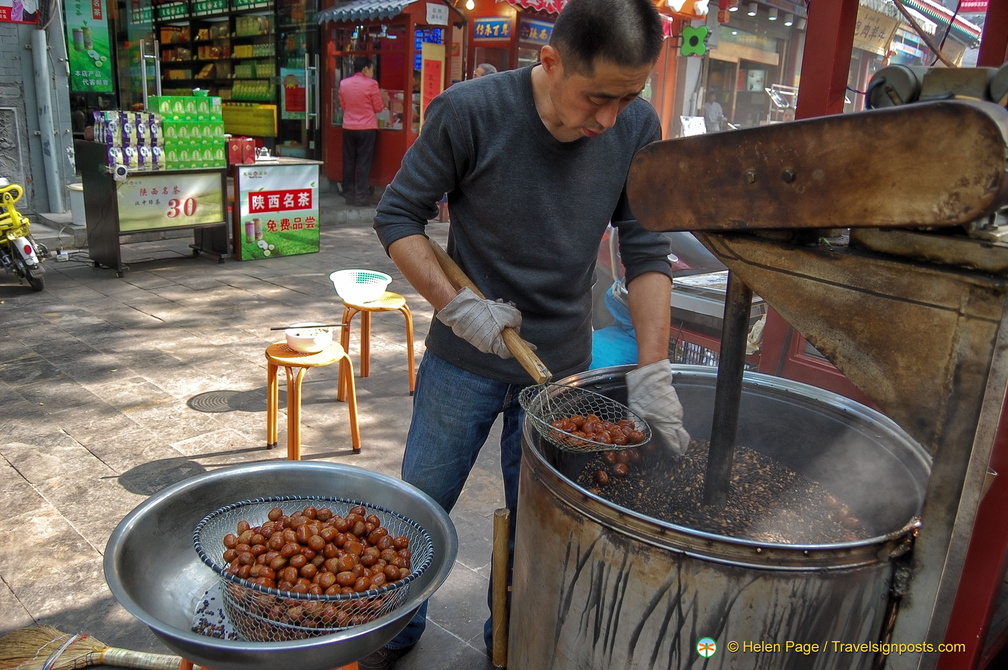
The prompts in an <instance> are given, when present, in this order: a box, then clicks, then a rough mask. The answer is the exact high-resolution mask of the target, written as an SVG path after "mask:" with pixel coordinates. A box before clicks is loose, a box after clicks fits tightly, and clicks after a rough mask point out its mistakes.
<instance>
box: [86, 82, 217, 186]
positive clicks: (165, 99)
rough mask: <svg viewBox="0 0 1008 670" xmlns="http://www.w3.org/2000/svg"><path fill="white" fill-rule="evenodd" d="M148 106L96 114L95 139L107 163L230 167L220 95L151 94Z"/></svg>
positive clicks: (151, 167) (150, 166) (145, 167)
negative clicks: (104, 149) (105, 148)
mask: <svg viewBox="0 0 1008 670" xmlns="http://www.w3.org/2000/svg"><path fill="white" fill-rule="evenodd" d="M149 103H150V105H149V111H146V112H124V111H120V110H113V111H102V112H95V113H94V121H95V124H94V133H95V134H94V139H95V141H96V142H101V143H103V144H105V145H106V147H107V152H108V165H109V167H110V168H113V169H114V168H115V167H116V166H117V165H122V166H125V167H127V168H129V169H130V170H190V169H195V168H222V167H226V166H227V142H226V141H225V138H224V117H223V113H222V108H221V99H220V98H216V97H208V96H195V95H194V96H170V95H163V96H152V97H150V98H149Z"/></svg>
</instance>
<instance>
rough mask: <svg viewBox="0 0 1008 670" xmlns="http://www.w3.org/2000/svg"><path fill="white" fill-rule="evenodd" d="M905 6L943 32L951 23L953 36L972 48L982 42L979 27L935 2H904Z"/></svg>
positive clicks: (927, 0) (906, 0)
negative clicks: (937, 26)
mask: <svg viewBox="0 0 1008 670" xmlns="http://www.w3.org/2000/svg"><path fill="white" fill-rule="evenodd" d="M903 4H904V5H906V6H907V7H909V8H910V9H915V10H917V11H918V12H920V13H921V14H923V15H924V16H926V17H928V18H929V19H931V20H932V21H934V22H936V23H937V24H938V25H939V26H940V28H941V30H942V32H944V31H945V29H946V28H948V25H949V23H951V24H952V29H951V31H950V33H951V35H952V36H954V37H955V38H956V39H957V40H959V41H960V42H962V43H964V44H966V45H967V46H972V45H974V44H976V43H977V42H979V41H980V28H979V27H978V26H976V25H974V24H972V23H970V22H969V21H967V20H966V19H963V18H961V17H959V16H955V15H954V14H953V13H952V12H950V11H949V10H948V9H946V8H945V7H943V6H942V5H940V4H938V3H937V2H934V1H933V0H903Z"/></svg>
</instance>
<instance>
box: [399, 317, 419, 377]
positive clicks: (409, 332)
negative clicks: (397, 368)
mask: <svg viewBox="0 0 1008 670" xmlns="http://www.w3.org/2000/svg"><path fill="white" fill-rule="evenodd" d="M399 311H400V312H402V314H403V316H404V317H405V318H406V365H408V366H409V394H410V395H413V391H415V390H416V363H415V359H414V358H413V313H412V312H410V309H409V307H407V306H406V305H403V306H402V307H400V308H399Z"/></svg>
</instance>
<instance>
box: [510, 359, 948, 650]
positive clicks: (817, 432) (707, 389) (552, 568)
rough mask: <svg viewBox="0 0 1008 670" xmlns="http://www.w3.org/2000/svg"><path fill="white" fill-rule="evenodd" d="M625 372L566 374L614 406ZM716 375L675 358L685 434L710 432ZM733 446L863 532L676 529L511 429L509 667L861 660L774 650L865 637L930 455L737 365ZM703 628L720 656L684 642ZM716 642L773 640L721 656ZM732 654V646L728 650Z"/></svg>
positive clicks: (872, 630)
mask: <svg viewBox="0 0 1008 670" xmlns="http://www.w3.org/2000/svg"><path fill="white" fill-rule="evenodd" d="M629 369H631V368H630V367H612V368H602V369H599V370H592V371H589V372H586V373H583V374H581V375H576V376H574V377H570V378H568V379H566V380H564V381H565V383H572V384H577V385H583V386H586V387H588V388H590V389H592V390H594V391H598V392H601V393H604V394H607V395H613V396H614V397H615V398H616V399H618V400H625V393H626V389H625V382H624V375H625V373H626V371H627V370H629ZM716 376H717V371H716V370H713V369H710V368H703V367H693V366H682V367H679V368H676V376H675V386H676V389H677V391H678V393H679V398H680V400H681V401H682V404H683V408H684V412H685V422H686V428H687V430H688V431H689V432H690V434H691V435H692V436H693V437H694V438H696V439H706V438H707V437H708V436H709V435H710V431H711V418H712V411H713V405H714V395H715V383H716ZM739 412H740V414H739V422H738V423H739V425H738V437H737V444H739V445H745V446H748V447H751V448H753V449H756V450H758V451H761V452H763V453H765V454H767V455H771V456H773V457H774V458H776V459H778V460H780V461H782V462H783V463H784V464H785V465H787V466H789V467H790V468H791V469H793V470H795V471H796V472H798V473H800V474H803V475H806V476H807V477H809V478H810V479H813V480H816V481H818V482H820V483H822V484H824V485H825V486H826V488H828V489H830V490H831V491H832V492H833V494H834V495H835V496H836V497H837V498H839V499H841V500H843V501H844V502H845V503H846V504H848V505H849V506H850V507H851V508H852V510H853V511H854V512H855V513H856V514H857V515H858V517H859V518H860V519H862V521H863V522H864V523H865V526H866V527H867V529H868V530H869V531H870V535H871V537H870V538H869V539H865V540H860V541H855V542H838V543H836V544H823V545H787V544H766V543H759V542H753V541H748V540H741V539H736V538H732V537H729V536H724V535H714V534H711V533H706V532H701V531H697V530H693V529H690V528H685V527H681V526H676V525H673V524H670V523H667V522H663V521H659V520H656V519H653V518H649V517H647V516H644V515H642V514H640V513H638V512H636V511H634V510H631V509H626V508H623V507H619V506H617V505H615V504H613V503H611V502H609V501H607V500H605V499H603V498H601V497H599V496H597V495H594V494H592V493H590V492H589V491H588V490H587V489H585V488H582V487H580V486H578V485H577V484H575V483H574V482H575V480H576V478H577V476H578V473H580V471H581V469H582V468H583V466H584V464H585V462H586V458H587V457H586V456H582V455H578V454H570V453H562V452H560V451H559V450H557V449H556V448H555V447H553V446H551V445H550V444H549V443H548V442H546V441H545V440H543V439H541V437H540V436H539V434H538V433H537V432H536V431H534V430H531V429H530V428H529V427H528V426H526V430H525V432H524V434H525V437H524V442H523V449H522V473H521V477H522V480H521V481H522V485H521V489H520V493H519V500H518V518H517V531H516V548H515V567H514V586H513V603H514V606H513V616H512V617H511V621H510V630H509V645H508V667H509V668H513V669H515V670H533V669H534V670H545V669H548V668H555V669H558V670H559V669H566V668H578V669H579V670H587V669H589V668H597V669H599V670H604V669H608V668H639V669H642V670H643V669H648V670H658V669H662V668H668V669H671V668H687V667H701V666H702V667H704V668H721V667H724V668H729V667H741V666H740V665H739V661H740V659H744V667H747V668H768V669H769V668H774V669H775V670H776V669H779V668H802V669H803V670H805V669H808V668H837V669H843V670H849V669H851V668H867V667H870V666H871V662H872V655H871V654H844V653H819V654H813V655H802V654H801V653H799V652H798V651H796V650H792V651H790V652H788V651H787V647H786V645H787V643H789V642H790V643H818V644H820V645H822V644H823V643H827V642H832V641H838V642H843V643H863V642H869V641H877V640H879V639H880V635H881V633H882V630H883V627H884V621H885V619H886V616H887V610H888V607H889V605H890V603H891V599H890V585H891V583H892V580H893V576H894V573H895V571H896V566H897V563H898V560H899V558H900V557H901V556H905V555H906V553H907V552H908V550H909V548H910V544H911V542H912V535H913V533H914V530H915V528H916V526H917V519H916V517H917V514H918V513H919V510H920V507H921V504H922V501H923V497H924V489H925V486H926V482H927V479H928V476H929V463H930V460H929V458H928V456H927V453H926V451H925V450H924V449H923V447H921V446H920V445H919V444H918V443H917V442H915V441H914V440H913V439H911V438H910V437H909V436H908V435H907V434H906V433H905V432H904V431H903V430H902V429H900V428H899V427H898V426H897V425H896V424H895V423H893V422H892V421H890V420H889V419H887V418H886V417H884V416H883V415H881V414H879V413H877V412H875V411H874V410H871V409H869V408H867V407H865V406H863V405H860V404H858V403H855V402H853V401H851V400H849V399H847V398H844V397H842V396H838V395H835V394H833V393H830V392H827V391H823V390H821V389H817V388H814V387H811V386H807V385H804V384H799V383H796V382H792V381H788V380H783V379H779V378H774V377H769V376H765V375H759V374H747V375H746V376H745V379H744V381H743V392H742V399H741V405H740V408H739ZM704 637H712V638H715V639H716V640H717V641H718V644H719V645H720V646H721V651H720V652H719V653H717V654H716V655H715V656H713V657H712V658H709V659H703V658H701V657H700V656H699V655H698V654H697V651H696V645H697V642H698V641H699V640H700V639H701V638H704ZM729 641H737V642H738V643H739V644H740V645H741V644H743V643H746V642H748V643H767V644H770V645H775V644H779V645H780V647H779V648H773V647H767V650H771V651H773V652H774V653H765V654H759V653H755V652H752V653H744V650H740V651H739V653H728V652H727V651H726V650H725V645H726V644H727V643H728V642H729ZM740 654H741V655H740Z"/></svg>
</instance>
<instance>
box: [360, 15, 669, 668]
mask: <svg viewBox="0 0 1008 670" xmlns="http://www.w3.org/2000/svg"><path fill="white" fill-rule="evenodd" d="M661 45H662V26H661V19H660V17H659V15H658V12H657V10H656V9H655V7H654V5H653V4H652V3H651V2H650V0H570V1H569V2H568V3H567V4H566V6H565V7H564V9H563V10H562V11H561V13H560V15H559V16H558V18H557V21H556V23H555V25H554V28H553V31H552V35H551V37H550V42H549V44H548V45H547V46H544V47H543V48H542V50H541V52H540V59H539V63H538V64H536V65H533V66H530V67H525V68H521V69H517V70H507V71H504V72H499V73H497V74H494V75H493V76H490V77H479V78H475V79H472V80H469V81H464V82H460V83H458V84H455V85H453V86H451V87H450V88H448V89H447V90H446V91H445V92H444V93H442V94H441V95H439V96H438V97H436V98H435V99H434V100H433V101H432V102H431V104H430V106H429V107H428V109H427V112H426V115H425V117H424V126H423V130H422V132H421V134H420V137H419V138H418V139H417V141H416V142H415V143H414V144H413V146H412V147H410V149H409V151H407V153H406V155H405V156H404V158H403V163H402V167H401V168H400V170H399V172H398V173H397V174H396V176H395V178H394V179H393V181H392V183H391V184H390V186H389V187H388V188H387V189H386V190H385V194H384V196H383V197H382V200H381V202H380V203H379V205H378V209H377V212H376V215H375V223H374V227H375V231H376V232H377V234H378V238H379V240H380V241H381V243H382V244H383V245H384V247H385V249H386V252H387V253H388V254H389V256H390V257H391V258H392V260H393V261H394V262H395V263H396V265H397V266H398V268H399V269H400V270H401V271H402V273H403V276H405V277H406V279H407V280H408V281H409V282H410V283H411V284H412V285H413V286H414V287H415V288H416V290H417V291H418V292H419V293H420V294H421V295H422V296H423V297H424V298H426V299H427V300H428V301H429V302H430V303H431V305H433V306H434V308H435V318H434V320H433V321H432V322H431V326H430V330H429V332H428V335H427V340H426V345H427V349H426V353H425V354H424V358H423V360H422V361H421V364H420V369H419V371H418V376H417V386H416V392H415V394H414V399H413V417H412V421H411V424H410V429H409V433H408V435H407V438H406V448H405V453H404V456H403V466H402V477H403V480H404V481H406V482H409V483H410V484H413V485H414V486H416V487H418V488H419V489H421V490H423V491H424V492H426V493H427V494H428V495H430V496H431V498H433V499H434V500H435V501H436V502H437V503H438V504H440V505H441V506H442V507H443V508H444V509H445V510H448V511H450V510H451V509H452V507H453V506H454V505H455V503H456V501H457V500H458V497H459V495H460V494H461V492H462V489H463V487H464V485H465V482H466V479H467V478H468V476H469V473H470V471H471V469H472V467H473V465H474V463H475V462H476V458H477V456H478V454H479V452H480V449H481V448H482V446H483V444H484V443H485V441H486V439H487V437H488V435H489V433H490V431H491V428H492V426H493V425H494V422H495V421H496V420H497V418H498V417H499V416H503V428H502V431H501V435H502V436H501V456H500V462H501V470H502V474H503V479H504V499H505V504H506V506H507V507H508V509H510V510H511V520H512V523H514V521H515V519H516V518H517V509H516V508H517V498H518V477H519V469H520V468H519V466H520V461H521V426H522V420H523V410H522V408H521V406H520V405H519V403H518V400H517V398H518V395H519V392H520V391H521V390H522V389H523V388H525V387H526V386H529V385H530V384H532V380H531V379H530V378H529V376H528V374H527V373H526V372H525V371H524V370H523V368H522V367H521V366H520V365H519V364H518V362H517V361H515V360H514V358H512V356H511V354H510V353H509V352H508V350H507V348H506V346H505V345H504V343H503V338H502V336H501V332H502V330H503V329H504V328H505V327H512V328H516V329H517V328H519V327H520V328H521V337H522V338H524V339H526V340H527V341H529V342H530V343H531V344H532V345H534V346H535V347H536V354H537V355H538V356H539V357H540V358H541V359H542V361H543V363H544V364H545V365H546V367H547V368H549V369H550V370H551V371H552V373H553V375H554V377H555V378H557V379H559V378H562V377H564V376H567V375H571V374H575V373H578V372H581V371H583V370H585V369H587V368H588V366H589V365H590V363H591V341H592V332H591V307H592V296H591V286H592V278H593V276H594V264H595V258H596V255H597V251H598V246H599V243H600V241H601V239H602V235H603V233H604V232H605V230H606V226H607V224H609V223H610V222H612V223H613V225H614V226H616V227H617V228H618V229H619V240H620V250H621V254H622V260H623V263H624V265H625V266H626V269H627V270H626V271H627V275H626V276H627V283H628V292H629V294H628V302H629V309H630V313H631V319H632V321H633V324H634V327H635V329H636V332H637V333H638V338H637V346H638V368H637V369H635V370H632V371H631V372H629V373H628V374H627V389H628V403H629V405H630V406H631V408H632V409H633V410H634V411H635V412H637V413H638V414H639V415H640V416H642V417H643V418H645V419H647V420H648V422H649V423H650V425H651V428H652V432H653V433H654V434H655V435H656V436H658V438H657V439H658V440H659V441H660V442H661V443H662V444H663V445H664V446H665V447H666V448H667V449H668V453H669V454H671V455H672V457H675V456H677V455H681V454H682V453H684V452H685V450H686V447H687V445H688V443H689V435H688V434H687V433H686V431H685V430H684V429H683V425H682V407H681V405H680V404H679V400H678V397H677V395H676V392H675V389H674V388H673V386H672V371H671V364H670V362H669V360H668V344H669V322H670V298H671V289H672V286H671V266H670V263H669V259H668V254H669V245H668V241H667V238H666V237H665V236H664V235H661V234H660V233H654V232H650V231H647V230H645V229H644V228H643V227H642V226H641V225H640V224H638V222H637V221H636V220H635V218H634V216H633V213H632V212H631V210H630V206H629V203H628V201H627V193H626V180H627V174H628V172H629V169H630V163H631V160H632V159H633V156H634V154H636V152H637V151H638V150H639V149H641V148H642V147H644V146H646V145H647V144H649V143H651V142H654V141H656V140H658V139H661V125H660V123H659V120H658V116H657V114H656V112H655V110H654V108H653V107H652V106H651V105H650V104H649V103H648V102H647V101H645V100H643V99H642V98H640V97H639V94H640V92H641V91H642V90H643V89H644V87H645V84H646V83H647V80H648V78H649V77H650V75H651V72H652V70H653V68H654V64H655V62H656V60H657V58H658V55H659V53H660V50H661ZM444 193H447V194H448V202H449V205H450V208H451V213H452V216H451V227H450V230H449V236H448V253H449V255H451V256H452V258H453V259H454V260H455V261H456V263H458V264H459V265H460V266H461V268H462V270H463V271H464V272H465V273H466V274H467V275H468V276H469V277H470V278H471V279H472V280H473V282H474V283H475V284H476V285H477V287H478V288H479V289H480V291H481V292H482V293H483V294H484V295H485V296H486V298H485V299H483V298H480V297H479V296H478V295H477V294H476V293H475V292H474V291H472V290H470V289H468V288H463V289H462V290H456V289H455V288H454V287H453V286H452V284H451V283H450V282H449V280H448V278H447V277H446V276H445V274H444V272H442V271H441V269H440V266H439V265H438V263H437V260H436V258H435V256H434V252H433V250H432V248H431V246H430V244H429V242H428V240H427V238H426V235H425V232H424V231H425V226H426V224H427V221H428V220H429V219H431V218H433V217H434V216H435V214H436V213H437V209H436V204H437V202H438V200H440V198H441V197H442V194H444ZM523 513H524V512H523ZM532 513H533V514H534V511H532ZM513 530H514V529H513V528H512V535H511V537H514V532H513ZM426 611H427V604H426V603H424V604H423V605H421V607H420V609H419V611H418V612H417V614H416V615H415V616H414V617H413V619H412V620H411V621H410V622H409V623H408V624H407V625H406V628H405V629H404V630H403V631H402V632H401V633H400V634H399V635H397V636H396V637H395V638H394V639H392V640H391V641H390V642H389V643H388V644H387V645H386V647H384V648H383V649H381V650H379V651H377V652H375V653H374V654H371V655H370V656H368V657H366V658H365V659H363V660H362V661H360V662H359V666H360V668H361V670H387V669H388V668H392V667H394V666H395V663H396V662H397V661H398V660H399V658H401V657H402V656H403V655H404V654H405V653H406V652H408V651H409V649H411V648H412V646H413V645H415V644H416V642H417V641H418V640H419V638H420V635H421V633H422V632H423V629H424V626H425V622H426ZM492 629H493V624H492V621H489V620H488V621H487V623H486V625H485V627H484V642H485V644H486V646H487V650H488V652H489V651H490V650H491V649H490V648H491V643H492Z"/></svg>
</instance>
